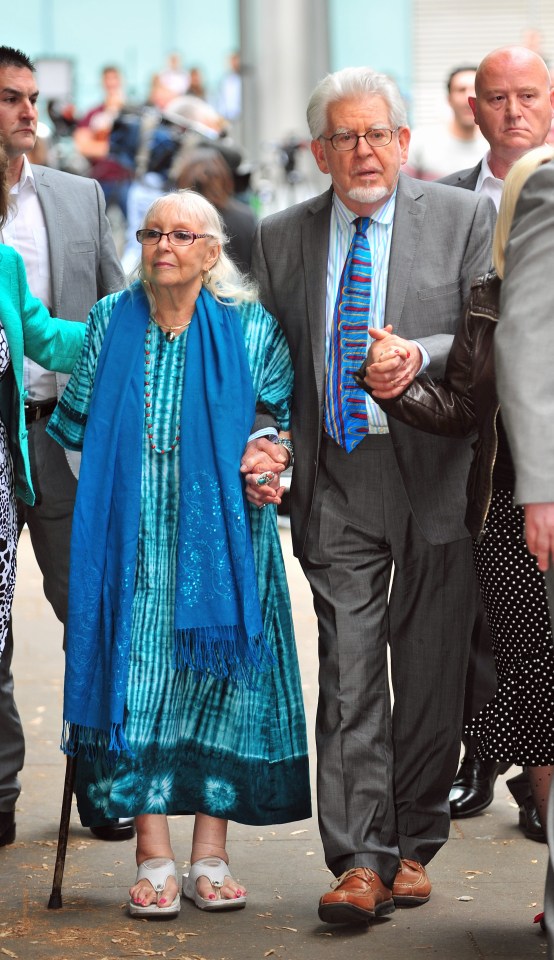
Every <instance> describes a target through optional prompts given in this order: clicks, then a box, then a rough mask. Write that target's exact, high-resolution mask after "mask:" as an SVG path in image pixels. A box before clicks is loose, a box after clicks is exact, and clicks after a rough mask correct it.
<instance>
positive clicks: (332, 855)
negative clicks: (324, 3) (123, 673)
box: [245, 67, 494, 923]
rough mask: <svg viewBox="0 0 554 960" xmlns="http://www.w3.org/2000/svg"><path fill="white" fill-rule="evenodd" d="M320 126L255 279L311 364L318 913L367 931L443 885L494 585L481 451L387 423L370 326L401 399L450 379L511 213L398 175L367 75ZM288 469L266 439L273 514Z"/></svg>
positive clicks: (297, 400)
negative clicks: (473, 475) (458, 344)
mask: <svg viewBox="0 0 554 960" xmlns="http://www.w3.org/2000/svg"><path fill="white" fill-rule="evenodd" d="M308 123H309V126H310V131H311V134H312V138H313V140H312V152H313V155H314V157H315V159H316V162H317V165H318V167H319V169H320V170H321V171H322V172H324V173H327V174H330V176H331V180H332V187H331V189H330V190H329V191H328V192H326V193H324V194H323V195H322V196H319V197H316V198H315V199H313V200H309V201H307V202H304V203H301V204H298V205H297V206H294V207H292V208H291V209H289V210H286V211H284V212H282V213H279V214H276V215H274V216H272V217H269V218H267V219H266V220H264V221H263V222H262V223H261V225H260V227H259V230H258V233H257V236H256V240H255V248H254V259H253V269H254V273H255V276H256V277H257V279H258V281H259V283H260V288H261V298H262V301H263V302H264V304H265V306H266V307H267V308H268V309H269V310H270V311H272V312H273V313H274V315H275V316H276V317H277V318H278V320H279V321H280V323H281V324H282V327H283V330H284V332H285V334H286V337H287V340H288V343H289V346H290V350H291V355H292V359H293V363H294V368H295V388H294V396H293V412H292V434H293V440H294V445H295V451H296V460H295V465H294V471H293V480H292V489H291V528H292V537H293V544H294V549H295V553H296V555H297V556H298V557H299V558H300V562H301V564H302V566H303V569H304V572H305V574H306V576H307V577H308V580H309V582H310V586H311V589H312V593H313V598H314V606H315V610H316V614H317V618H318V626H319V654H320V672H319V681H320V697H319V704H318V712H317V728H316V735H317V749H318V806H319V821H320V830H321V836H322V840H323V845H324V850H325V857H326V861H327V864H328V866H329V867H330V869H331V870H332V872H333V873H334V874H335V876H336V877H337V878H338V882H337V883H335V884H334V885H333V886H334V889H332V890H331V891H330V892H328V893H326V894H324V896H323V897H322V898H321V900H320V905H319V915H320V917H321V919H322V920H324V921H328V922H338V923H340V922H351V921H354V922H355V921H361V922H367V921H368V920H372V919H373V918H375V917H379V916H382V915H384V914H387V913H390V912H392V911H393V910H394V908H395V905H403V904H407V905H417V904H421V903H424V902H426V901H427V900H428V899H429V896H430V893H431V884H430V881H429V878H428V876H427V873H426V870H425V864H427V863H428V862H429V861H430V860H431V858H432V857H433V856H434V854H435V853H436V852H437V850H438V849H439V848H440V847H441V846H442V844H443V843H444V842H445V841H446V839H447V837H448V830H449V813H448V791H449V789H450V786H451V783H452V779H453V777H454V773H455V770H456V764H457V760H458V751H459V736H460V732H461V729H460V728H461V707H462V695H463V689H462V688H463V685H462V684H461V682H460V678H461V677H462V676H463V675H464V671H465V666H466V662H467V652H468V644H469V634H470V629H469V628H470V626H471V623H472V620H473V616H474V612H475V606H476V594H477V590H476V583H475V580H474V573H473V568H472V562H471V548H470V542H469V540H468V537H467V533H466V530H465V528H464V523H463V516H464V509H465V493H464V486H465V479H466V474H467V470H468V465H469V457H470V451H469V449H468V447H467V445H466V444H465V443H464V442H458V441H452V440H445V439H443V438H437V437H432V436H431V435H427V434H423V433H420V432H418V431H415V430H412V429H410V428H406V427H404V426H403V425H402V424H400V423H393V422H391V423H390V424H389V423H388V422H387V420H386V417H384V416H381V415H380V412H379V410H378V409H377V407H376V405H375V404H374V403H373V402H372V401H371V399H370V398H368V397H367V395H366V394H365V393H364V392H363V391H361V390H358V388H357V386H356V384H355V382H354V380H353V376H352V374H353V372H354V370H355V369H356V368H357V365H359V363H360V361H361V360H363V359H364V357H365V355H366V352H367V347H368V333H367V330H368V327H369V326H383V325H384V324H392V325H393V326H394V328H395V331H396V332H397V333H398V334H399V338H398V344H399V346H398V350H399V353H398V354H395V355H394V356H393V357H392V358H388V357H383V358H381V359H382V360H383V363H382V368H383V371H385V370H388V369H389V367H391V370H390V372H388V373H387V374H386V376H387V377H388V378H392V379H394V380H395V381H396V384H397V386H398V389H399V390H401V389H402V384H403V383H404V382H405V381H406V379H407V378H408V377H409V376H410V375H413V374H414V373H421V374H423V373H424V371H425V370H429V371H430V372H431V373H433V374H438V373H440V372H441V371H442V370H443V369H444V365H445V361H446V357H447V355H448V351H449V347H450V344H451V341H452V336H453V333H454V331H455V329H456V326H457V323H458V320H459V318H460V315H461V311H462V304H463V302H464V299H465V298H466V296H467V295H468V293H469V288H470V283H471V280H472V278H473V277H474V276H476V275H477V274H479V273H481V272H482V271H483V270H486V269H487V267H488V265H489V256H490V245H491V237H492V228H493V221H494V208H493V206H492V204H491V203H490V201H489V200H488V199H486V198H479V197H476V196H473V195H472V194H470V193H469V192H467V191H463V190H451V189H448V188H446V187H443V186H439V185H436V184H427V183H425V184H424V183H421V182H419V181H415V180H411V179H410V178H407V177H404V176H403V175H402V174H401V173H400V167H401V165H402V163H404V162H405V160H406V157H407V151H408V144H409V139H410V132H409V129H408V126H407V120H406V111H405V106H404V104H403V102H402V99H401V97H400V94H399V92H398V90H397V88H396V86H395V84H394V83H393V82H392V81H391V80H390V79H389V78H388V77H385V76H384V75H382V74H377V73H375V72H374V71H373V70H371V69H369V68H365V67H364V68H349V69H346V70H342V71H339V72H338V73H335V74H331V75H329V76H328V77H326V78H325V79H324V80H322V81H321V82H320V83H319V84H318V86H317V87H316V89H315V91H314V93H313V95H312V97H311V100H310V103H309V106H308ZM343 268H344V275H343ZM355 335H356V340H355V342H354V337H355ZM400 338H403V339H400ZM371 351H374V347H373V346H372V347H371ZM397 362H398V366H397ZM277 449H279V448H277ZM270 458H271V444H270V443H269V441H267V440H263V439H262V440H260V439H258V440H255V441H253V443H252V444H251V445H250V446H249V448H248V449H247V453H246V456H245V469H247V470H248V471H250V472H249V473H248V481H249V487H248V488H249V496H250V498H251V500H252V501H253V502H258V503H259V505H262V504H263V501H264V499H265V498H271V495H272V494H271V491H268V490H267V486H268V485H267V484H266V485H264V486H259V487H256V484H255V479H256V470H260V469H262V468H266V467H267V464H268V463H269V462H270ZM278 469H279V466H278V465H277V466H276V470H278ZM273 483H274V484H275V485H278V479H276V480H275V481H273ZM393 564H394V578H393V579H392V588H391V592H390V597H389V587H390V586H391V575H392V569H393ZM387 645H388V646H389V647H390V656H391V671H392V687H393V694H394V713H392V715H391V704H390V695H389V684H388V677H387Z"/></svg>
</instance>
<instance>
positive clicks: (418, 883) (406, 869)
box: [392, 860, 432, 907]
mask: <svg viewBox="0 0 554 960" xmlns="http://www.w3.org/2000/svg"><path fill="white" fill-rule="evenodd" d="M431 890H432V887H431V881H430V880H429V877H428V876H427V871H426V870H425V867H424V866H423V864H421V863H418V862H417V860H401V861H400V866H399V868H398V871H397V874H396V877H395V878H394V883H393V885H392V899H393V900H394V903H395V906H397V907H419V905H420V904H422V903H427V901H428V899H429V897H430V896H431Z"/></svg>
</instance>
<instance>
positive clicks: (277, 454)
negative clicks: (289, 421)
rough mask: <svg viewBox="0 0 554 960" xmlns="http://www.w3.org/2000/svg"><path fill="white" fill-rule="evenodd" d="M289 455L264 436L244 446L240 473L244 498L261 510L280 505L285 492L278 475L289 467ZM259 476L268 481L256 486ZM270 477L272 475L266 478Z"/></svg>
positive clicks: (283, 448)
mask: <svg viewBox="0 0 554 960" xmlns="http://www.w3.org/2000/svg"><path fill="white" fill-rule="evenodd" d="M289 461H290V454H289V452H288V450H287V449H286V447H283V446H281V445H280V444H278V443H273V442H272V441H271V440H269V439H268V438H267V437H258V438H257V439H256V440H251V441H250V443H248V444H247V445H246V449H245V451H244V453H243V456H242V461H241V467H240V472H241V473H242V474H243V475H244V479H245V483H246V488H245V489H246V499H247V500H248V502H249V503H252V504H254V506H256V507H258V508H259V509H261V508H262V507H265V506H266V504H268V503H274V504H276V505H277V504H279V503H281V498H282V496H283V494H284V492H285V487H282V486H281V483H280V479H279V477H280V474H281V473H282V472H283V470H286V468H287V467H288V465H289ZM262 474H263V475H265V474H268V479H267V480H266V479H265V476H264V477H263V480H264V482H263V483H261V484H260V483H259V480H260V478H261V477H262ZM269 475H271V476H269Z"/></svg>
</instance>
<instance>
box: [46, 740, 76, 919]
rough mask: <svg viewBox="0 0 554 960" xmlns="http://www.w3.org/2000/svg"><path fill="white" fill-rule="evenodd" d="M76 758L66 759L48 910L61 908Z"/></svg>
mask: <svg viewBox="0 0 554 960" xmlns="http://www.w3.org/2000/svg"><path fill="white" fill-rule="evenodd" d="M76 765H77V758H76V757H69V756H68V758H67V762H66V767H65V782H64V785H63V798H62V810H61V815H60V832H59V834H58V850H57V853H56V866H55V867H54V882H53V883H52V893H51V894H50V900H49V901H48V909H49V910H60V908H61V906H62V881H63V870H64V866H65V852H66V850H67V836H68V833H69V819H70V817H71V802H72V799H73V784H74V782H75V767H76Z"/></svg>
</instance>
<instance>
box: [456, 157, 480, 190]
mask: <svg viewBox="0 0 554 960" xmlns="http://www.w3.org/2000/svg"><path fill="white" fill-rule="evenodd" d="M481 163H482V161H481V160H480V161H479V163H478V164H477V166H476V167H474V168H473V170H470V171H469V173H468V174H467V175H466V176H465V177H460V179H459V180H458V182H457V183H456V184H454V186H456V187H462V188H463V189H464V190H475V187H476V186H477V181H478V179H479V174H480V173H481Z"/></svg>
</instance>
